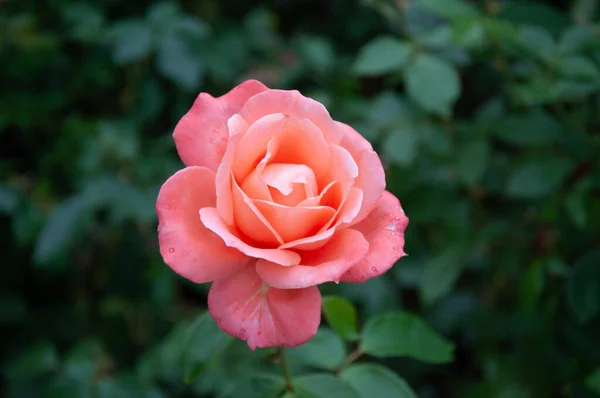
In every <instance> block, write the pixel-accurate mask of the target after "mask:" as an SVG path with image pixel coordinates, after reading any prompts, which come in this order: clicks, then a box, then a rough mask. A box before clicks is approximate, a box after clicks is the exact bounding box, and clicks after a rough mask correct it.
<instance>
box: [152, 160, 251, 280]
mask: <svg viewBox="0 0 600 398" xmlns="http://www.w3.org/2000/svg"><path fill="white" fill-rule="evenodd" d="M214 205H215V175H214V173H213V172H212V171H210V170H209V169H207V168H204V167H197V166H192V167H187V168H185V169H183V170H180V171H178V172H177V173H175V174H174V175H173V176H171V178H169V179H168V180H167V181H166V182H165V183H164V185H163V186H162V188H161V189H160V192H159V194H158V199H157V200H156V212H157V214H158V221H159V225H158V241H159V244H160V253H161V255H162V257H163V260H164V261H165V263H166V264H168V265H169V266H170V267H171V268H172V269H173V270H174V271H175V272H177V273H178V274H179V275H181V276H183V277H184V278H187V279H189V280H191V281H193V282H196V283H205V282H210V281H212V280H215V279H219V278H222V277H224V276H226V275H229V274H231V273H233V272H236V271H237V270H239V269H240V268H241V267H243V266H244V265H245V264H247V263H248V261H249V259H248V257H247V256H246V255H244V254H243V253H241V252H240V251H238V250H236V249H233V248H229V247H227V246H225V244H224V243H223V241H222V239H221V238H219V237H218V236H217V235H215V234H214V233H213V232H212V231H210V230H209V229H207V228H206V227H205V226H204V225H203V224H202V222H201V221H200V215H199V214H198V212H199V210H200V209H201V208H204V207H207V206H214Z"/></svg>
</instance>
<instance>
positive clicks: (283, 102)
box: [239, 90, 345, 144]
mask: <svg viewBox="0 0 600 398" xmlns="http://www.w3.org/2000/svg"><path fill="white" fill-rule="evenodd" d="M239 113H240V115H242V117H243V118H244V119H246V120H247V121H248V123H250V124H252V123H254V122H255V121H257V120H258V119H260V118H262V117H263V116H265V115H269V114H272V113H283V114H285V115H289V116H296V117H299V118H305V119H309V120H310V121H311V122H312V123H314V124H315V125H316V126H317V127H318V128H319V129H320V130H321V131H322V132H323V135H324V136H325V138H326V140H327V142H329V143H333V144H338V143H340V142H341V141H342V139H343V138H344V136H345V135H344V133H343V132H342V131H341V129H340V127H338V126H337V125H336V124H335V122H334V121H333V120H332V119H331V116H329V112H327V109H326V108H325V107H324V106H323V105H322V104H320V103H319V102H317V101H315V100H313V99H311V98H308V97H305V96H303V95H302V94H300V93H299V92H298V91H296V90H292V91H287V90H269V91H265V92H264V93H260V94H258V95H256V96H254V97H252V100H251V101H250V100H249V101H247V102H246V103H245V104H244V106H243V107H242V109H241V110H240V112H239Z"/></svg>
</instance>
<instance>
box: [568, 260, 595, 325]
mask: <svg viewBox="0 0 600 398" xmlns="http://www.w3.org/2000/svg"><path fill="white" fill-rule="evenodd" d="M567 300H568V303H569V307H570V308H571V311H572V312H573V314H575V317H576V318H577V319H578V320H579V322H581V323H587V322H588V321H590V320H592V319H593V318H594V317H595V316H596V315H598V314H599V313H600V251H594V252H590V253H587V254H586V255H584V256H583V257H582V258H581V259H580V260H579V261H578V262H577V263H576V264H575V267H574V268H573V270H572V271H571V276H570V277H569V280H568V282H567Z"/></svg>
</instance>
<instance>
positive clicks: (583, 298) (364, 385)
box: [0, 0, 600, 398]
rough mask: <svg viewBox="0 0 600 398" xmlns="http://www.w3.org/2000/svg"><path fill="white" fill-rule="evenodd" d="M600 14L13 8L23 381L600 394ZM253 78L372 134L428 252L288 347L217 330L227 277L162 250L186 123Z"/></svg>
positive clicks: (3, 212)
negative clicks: (198, 278) (209, 309)
mask: <svg viewBox="0 0 600 398" xmlns="http://www.w3.org/2000/svg"><path fill="white" fill-rule="evenodd" d="M599 18H600V6H599V4H598V1H595V0H579V1H567V0H554V1H518V0H513V1H509V0H506V1H499V0H488V1H481V2H480V1H468V0H420V1H419V0H395V1H385V0H364V1H351V0H269V1H263V2H257V1H247V0H181V1H179V2H178V1H174V0H171V1H169V0H167V1H155V2H151V3H149V2H142V1H130V2H129V1H119V0H90V1H83V0H74V1H70V0H45V1H41V0H4V1H0V256H1V257H0V258H1V261H2V268H1V272H0V336H1V338H0V359H1V362H2V364H3V365H2V369H1V370H2V378H1V380H0V395H1V396H7V397H19V398H20V397H42V398H63V397H64V398H70V397H90V398H92V397H93V398H113V397H114V398H121V397H147V398H160V397H234V398H235V397H240V398H247V397H280V396H282V395H283V394H284V392H283V390H285V386H283V385H282V384H281V383H282V381H281V380H282V377H288V378H289V377H292V378H293V380H295V381H293V382H292V384H291V385H292V389H293V390H294V391H295V392H294V393H291V392H288V393H287V395H286V397H287V398H291V397H296V396H297V397H313V398H314V397H317V398H318V397H338V396H339V397H351V396H354V395H352V394H355V393H356V394H358V395H357V396H358V397H360V398H363V397H369V398H377V397H378V396H382V397H387V396H389V397H394V396H397V397H414V396H419V397H424V398H437V397H443V398H447V397H467V398H469V397H483V398H486V397H493V398H495V397H497V398H513V397H514V398H528V397H532V398H544V397H598V396H600V251H599V248H600V163H599V162H598V160H599V158H600V24H599ZM246 78H256V79H259V80H261V81H262V82H264V83H265V84H267V85H268V86H270V87H272V88H285V89H299V90H301V91H302V92H303V93H304V94H305V95H308V96H312V97H313V98H315V99H317V100H319V101H321V102H322V103H323V104H325V105H326V106H327V107H328V109H329V110H330V112H331V114H332V116H333V117H334V118H335V119H337V120H340V121H343V122H346V123H348V124H351V125H352V126H354V127H355V128H356V129H357V130H358V131H359V132H361V133H362V134H363V135H364V136H365V137H367V138H368V139H369V140H370V141H371V142H372V143H373V144H374V146H375V147H376V148H377V150H378V151H379V153H380V155H381V157H382V160H383V162H384V165H385V167H386V170H387V181H388V189H389V190H391V191H392V192H393V193H395V194H396V195H397V196H398V197H399V198H400V199H401V201H402V204H403V207H404V209H405V211H406V213H407V215H408V216H409V217H410V219H411V223H410V225H409V228H408V230H407V232H406V248H405V250H406V251H407V252H408V253H409V254H410V256H409V257H406V258H403V259H402V260H401V261H400V262H399V263H398V264H397V265H396V266H395V267H394V268H392V269H391V270H390V271H389V272H388V273H387V274H386V275H385V276H383V277H381V278H378V279H374V280H370V281H368V282H367V283H364V284H357V285H354V284H340V285H331V286H329V285H325V286H322V289H321V290H322V292H323V293H324V294H328V295H336V296H339V297H343V298H345V300H348V301H349V302H351V303H352V305H350V304H349V303H348V302H347V301H343V300H341V299H336V298H331V300H328V301H327V303H329V304H328V305H331V308H330V311H331V313H330V315H332V314H333V315H332V316H330V317H328V318H327V319H328V321H329V322H325V321H324V322H323V328H322V330H321V331H320V332H319V335H318V338H315V340H313V341H312V342H311V343H309V344H307V345H306V346H304V347H300V348H297V349H286V350H285V351H284V354H283V357H282V353H281V352H280V351H279V350H274V349H264V350H260V349H259V350H257V351H256V352H254V353H252V352H250V351H249V350H248V349H247V347H246V346H245V344H244V343H243V342H239V341H233V340H232V339H230V338H228V336H226V335H224V334H223V333H221V332H220V331H219V330H218V329H216V326H215V325H214V323H212V322H211V320H210V318H207V317H206V315H205V312H204V311H205V309H206V307H205V303H206V294H207V289H208V286H204V285H200V286H198V285H193V284H191V283H188V282H186V281H185V280H182V279H181V278H179V277H178V276H176V275H175V274H174V273H173V272H172V271H171V270H170V269H169V268H168V267H167V266H166V265H164V263H163V262H162V259H161V257H160V254H159V252H158V245H157V234H156V225H157V220H156V214H155V211H154V203H155V200H156V196H157V192H158V189H159V187H160V185H161V184H162V183H163V182H164V181H165V180H166V179H167V178H168V177H169V176H170V175H171V174H172V173H173V172H175V171H176V170H178V169H180V168H181V167H182V164H181V162H180V161H179V159H178V157H177V155H176V152H175V148H174V144H173V142H172V138H171V133H172V131H173V127H174V125H175V123H176V122H177V121H178V119H179V118H180V117H181V116H182V115H183V114H184V113H185V112H186V111H187V110H188V109H189V107H190V106H191V104H192V103H193V100H194V98H195V97H196V95H197V94H198V93H199V92H201V91H206V92H209V93H211V94H213V95H215V96H217V95H221V94H223V93H225V92H227V91H228V90H230V89H231V88H232V87H234V86H235V85H236V84H238V83H239V82H241V81H242V80H244V79H246ZM336 308H337V309H336ZM353 308H356V309H357V311H358V325H359V326H358V330H362V337H358V335H357V333H356V332H357V330H355V329H356V326H354V323H353V319H352V317H353V314H354V313H353V311H354V310H353ZM342 309H344V311H342ZM335 314H338V315H339V314H345V315H343V316H342V315H340V316H341V318H344V319H341V320H340V319H338V320H337V321H336V319H335ZM348 314H349V315H348ZM386 314H387V315H386ZM385 316H388V318H389V317H392V318H393V319H394V322H397V323H394V322H392V323H391V324H390V325H392V326H393V327H387V329H386V328H383V329H385V330H383V329H381V328H380V329H379V330H378V329H377V325H380V324H382V322H384V321H385V319H388V318H385ZM377 317H379V318H377ZM394 317H395V318H394ZM373 319H376V321H373ZM389 319H391V318H389ZM389 319H388V320H389ZM369 322H371V323H370V324H369ZM328 323H329V326H327V325H328ZM365 324H368V325H370V326H369V327H368V328H365V327H364V326H365ZM344 325H345V326H344ZM329 327H331V328H333V329H334V330H335V332H337V333H334V332H332V331H331V329H329ZM344 327H347V328H349V329H347V330H346V332H344ZM411 328H412V329H411ZM365 329H368V330H367V331H365ZM374 331H375V332H376V333H375V332H374ZM372 333H375V334H374V335H373V334H372ZM377 333H381V334H380V335H377ZM373 336H375V337H373ZM441 336H443V337H441ZM357 339H360V340H359V341H358V343H357ZM369 339H370V340H369ZM386 339H387V340H386ZM368 341H371V342H370V343H369V342H368ZM381 341H385V342H387V343H386V344H388V343H389V344H388V345H387V346H379V347H378V348H377V347H375V348H374V346H373V344H374V343H373V342H375V343H377V342H381ZM356 344H358V345H359V347H361V350H362V351H365V352H366V354H365V355H363V356H361V357H360V358H359V359H358V360H357V361H356V362H355V363H358V364H360V365H357V366H354V367H350V368H347V367H346V368H344V367H343V365H342V364H343V360H344V358H345V357H346V356H347V355H348V353H350V352H352V350H353V349H354V347H355V346H356ZM452 344H453V345H454V350H452V348H451V345H452ZM382 347H383V348H382ZM449 347H450V348H449ZM284 364H285V366H283V365H284ZM365 364H367V365H365ZM361 366H362V367H361ZM284 369H288V371H289V372H287V376H286V372H284ZM344 369H346V370H344ZM386 369H388V370H390V371H387V370H386ZM386 372H387V373H386ZM315 373H316V375H315ZM307 374H312V375H309V376H306V375H307ZM337 374H339V377H338V376H336V375H337ZM336 383H338V384H336ZM339 383H343V384H344V385H343V386H342V385H340V384H339ZM348 385H350V386H351V387H352V388H353V391H351V392H350V391H348V390H344V388H345V387H344V386H348ZM409 385H410V387H408V386H409ZM315 386H316V387H315ZM319 386H320V387H319ZM327 386H329V387H330V388H329V390H327V388H326V387H327ZM385 388H388V389H387V390H385ZM411 389H412V390H411ZM343 391H346V392H343ZM382 391H387V392H382ZM377 394H379V395H377Z"/></svg>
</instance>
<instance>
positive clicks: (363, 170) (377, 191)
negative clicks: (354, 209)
mask: <svg viewBox="0 0 600 398" xmlns="http://www.w3.org/2000/svg"><path fill="white" fill-rule="evenodd" d="M357 162H358V178H357V179H356V180H354V186H355V187H356V188H359V189H362V191H363V194H364V195H363V200H362V207H361V208H360V212H359V213H358V215H357V216H356V217H355V218H354V220H353V221H352V223H353V224H356V223H359V222H361V221H362V220H364V219H365V217H367V215H369V213H371V211H373V208H374V207H375V206H376V205H377V202H378V201H379V198H380V197H381V194H382V193H383V191H385V172H384V171H383V166H382V165H381V160H380V159H379V156H378V155H377V153H375V152H373V151H363V152H361V153H360V155H359V158H358V160H357Z"/></svg>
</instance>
